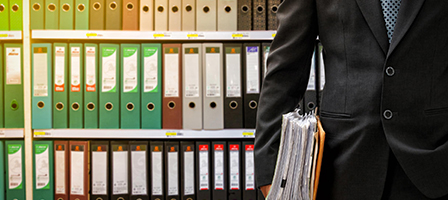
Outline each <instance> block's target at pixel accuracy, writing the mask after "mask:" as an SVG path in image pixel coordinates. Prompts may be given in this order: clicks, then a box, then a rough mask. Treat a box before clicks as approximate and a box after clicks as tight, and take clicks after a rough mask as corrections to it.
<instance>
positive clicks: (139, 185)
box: [131, 151, 148, 195]
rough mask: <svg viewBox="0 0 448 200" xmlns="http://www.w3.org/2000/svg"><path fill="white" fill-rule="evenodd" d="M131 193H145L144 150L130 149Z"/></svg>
mask: <svg viewBox="0 0 448 200" xmlns="http://www.w3.org/2000/svg"><path fill="white" fill-rule="evenodd" d="M131 156H132V195H147V192H146V191H147V187H148V186H147V185H146V177H147V174H146V151H132V152H131Z"/></svg>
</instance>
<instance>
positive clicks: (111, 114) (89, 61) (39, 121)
mask: <svg viewBox="0 0 448 200" xmlns="http://www.w3.org/2000/svg"><path fill="white" fill-rule="evenodd" d="M268 52H269V43H263V44H260V43H244V44H241V43H225V44H223V43H203V44H200V43H185V44H163V45H162V44H99V45H97V44H90V43H86V44H81V43H70V44H67V43H54V44H49V43H34V44H32V128H33V129H51V128H88V129H96V128H101V129H118V128H122V129H162V128H163V129H194V130H202V129H211V130H215V129H224V128H254V127H255V122H256V113H257V105H258V98H259V93H260V88H261V81H262V77H263V76H264V73H265V70H266V69H265V58H266V56H267V54H268Z"/></svg>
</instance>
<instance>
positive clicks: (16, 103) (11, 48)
mask: <svg viewBox="0 0 448 200" xmlns="http://www.w3.org/2000/svg"><path fill="white" fill-rule="evenodd" d="M4 46H5V49H4V62H2V60H1V57H2V55H1V54H2V52H1V50H0V62H2V63H1V64H0V66H2V64H3V63H4V67H3V68H2V69H3V71H2V72H0V76H1V74H2V73H3V77H1V78H3V81H2V82H3V83H4V88H2V89H4V91H2V93H3V94H4V99H2V100H4V102H2V103H4V107H3V108H4V109H3V111H4V116H5V118H4V127H5V128H23V127H24V104H23V65H22V59H23V55H22V44H13V43H11V44H4ZM0 49H1V45H0ZM1 78H0V79H1ZM0 90H1V89H0ZM0 110H2V109H0Z"/></svg>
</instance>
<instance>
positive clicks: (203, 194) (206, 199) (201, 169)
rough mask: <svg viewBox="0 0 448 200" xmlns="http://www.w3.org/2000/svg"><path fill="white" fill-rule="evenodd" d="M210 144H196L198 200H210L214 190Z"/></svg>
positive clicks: (202, 142) (201, 142)
mask: <svg viewBox="0 0 448 200" xmlns="http://www.w3.org/2000/svg"><path fill="white" fill-rule="evenodd" d="M210 150H211V146H210V142H204V141H198V142H196V176H195V177H196V180H197V182H196V197H197V200H210V199H212V198H211V188H212V185H211V184H212V181H211V180H212V179H211V178H212V177H211V176H212V175H211V174H212V169H211V167H210V166H211V159H210V157H211V151H210Z"/></svg>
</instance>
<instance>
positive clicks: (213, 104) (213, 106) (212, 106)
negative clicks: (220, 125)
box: [210, 101, 218, 108]
mask: <svg viewBox="0 0 448 200" xmlns="http://www.w3.org/2000/svg"><path fill="white" fill-rule="evenodd" d="M217 105H218V104H216V102H214V101H213V102H211V103H210V108H216V106H217Z"/></svg>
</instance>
